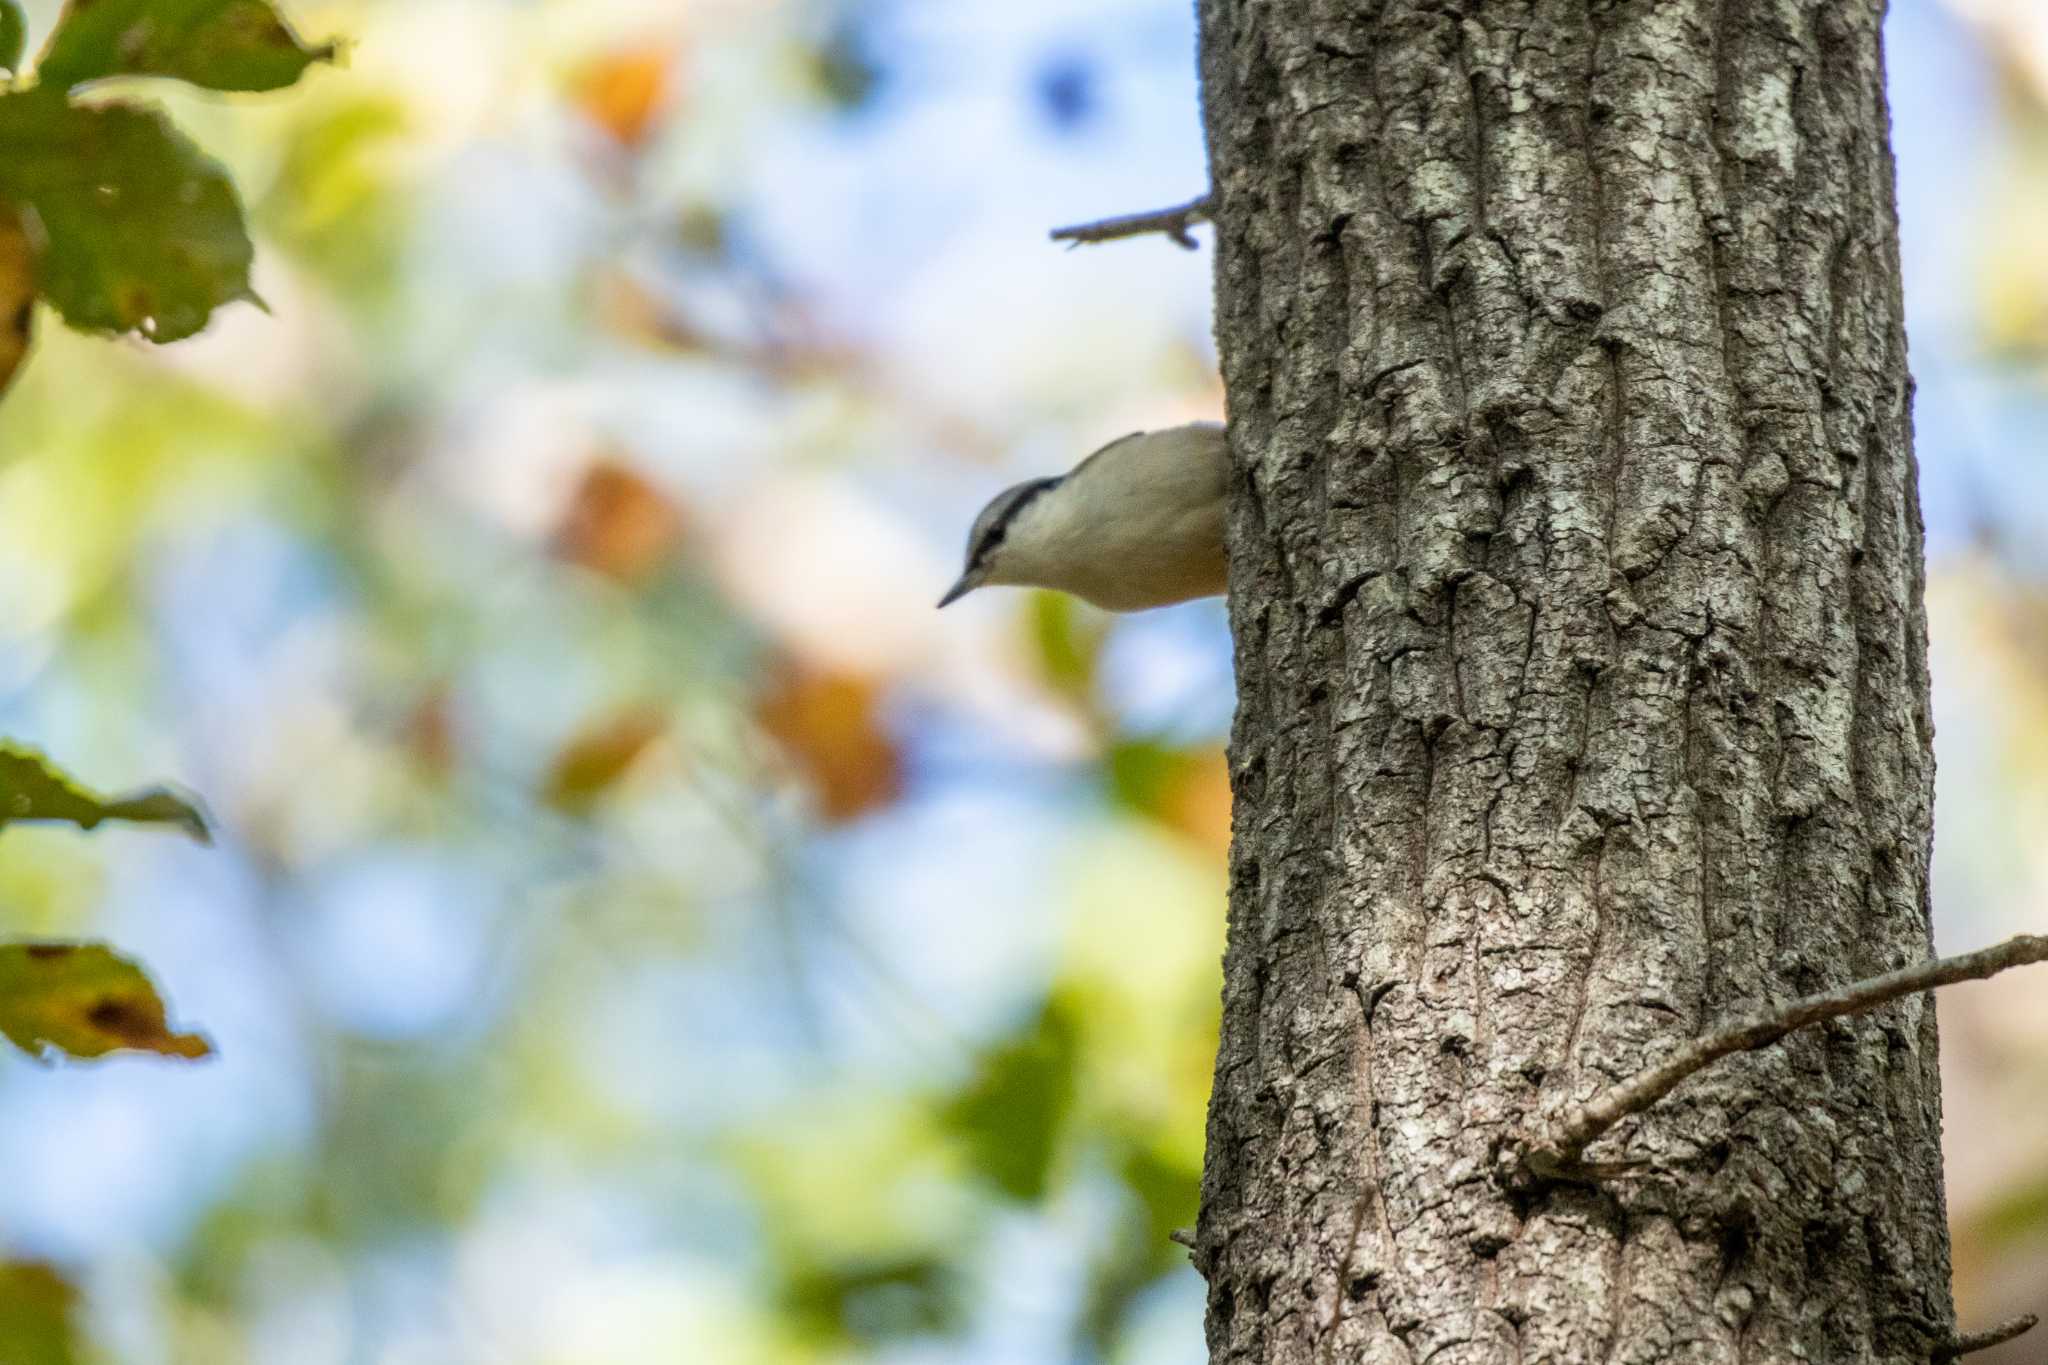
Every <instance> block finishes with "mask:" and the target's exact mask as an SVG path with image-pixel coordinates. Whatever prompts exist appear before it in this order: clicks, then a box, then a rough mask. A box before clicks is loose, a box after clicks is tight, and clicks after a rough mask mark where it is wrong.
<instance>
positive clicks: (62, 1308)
mask: <svg viewBox="0 0 2048 1365" xmlns="http://www.w3.org/2000/svg"><path fill="white" fill-rule="evenodd" d="M77 1304H78V1291H77V1290H76V1289H73V1288H72V1287H71V1285H70V1284H69V1283H68V1282H67V1281H66V1280H65V1279H64V1277H63V1276H61V1275H59V1274H58V1273H57V1272H56V1271H54V1270H52V1269H50V1267H48V1266H46V1265H37V1264H35V1263H34V1262H30V1261H14V1262H0V1342H4V1343H5V1344H6V1348H7V1350H6V1357H5V1358H6V1360H7V1362H8V1365H78V1361H79V1360H80V1359H81V1358H82V1357H83V1352H81V1351H80V1350H79V1348H78V1341H77V1338H76V1337H75V1336H74V1335H73V1332H72V1325H71V1324H72V1315H73V1313H74V1311H75V1310H76V1307H77Z"/></svg>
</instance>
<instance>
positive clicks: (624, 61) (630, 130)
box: [575, 47, 673, 151]
mask: <svg viewBox="0 0 2048 1365" xmlns="http://www.w3.org/2000/svg"><path fill="white" fill-rule="evenodd" d="M672 59H673V54H671V53H669V52H667V51H664V50H662V49H660V48H658V47H637V48H622V49H620V50H619V51H617V52H613V53H610V54H608V55H606V56H603V57H599V58H598V59H597V60H596V61H593V62H591V63H590V64H589V65H587V66H585V67H584V68H583V70H582V72H581V74H580V75H579V76H578V77H577V79H576V89H575V99H576V107H577V108H578V109H581V110H582V111H583V114H584V117H586V118H588V119H589V120H590V121H591V122H592V123H594V124H596V125H597V126H598V127H600V128H602V129H603V130H604V131H605V132H607V133H609V134H610V135H611V138H612V141H614V142H616V143H618V144H619V145H620V146H621V147H624V148H625V149H626V150H628V151H637V150H639V148H640V147H641V146H642V144H644V143H645V142H646V141H647V135H648V134H649V133H650V132H652V131H653V129H654V125H655V123H656V122H657V121H659V119H660V117H661V112H662V109H663V107H664V106H665V105H666V104H667V101H668V94H669V83H670V73H669V67H670V63H671V61H672Z"/></svg>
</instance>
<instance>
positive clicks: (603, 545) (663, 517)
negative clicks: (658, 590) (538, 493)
mask: <svg viewBox="0 0 2048 1365" xmlns="http://www.w3.org/2000/svg"><path fill="white" fill-rule="evenodd" d="M682 536H683V518H682V514H681V513H680V512H678V511H677V510H676V505H675V504H674V503H673V502H670V501H669V499H668V497H667V495H665V494H664V493H663V492H662V491H661V490H660V489H658V488H656V487H655V486H654V485H653V484H652V483H651V482H649V481H648V480H647V478H646V477H645V476H644V475H642V474H640V473H639V472H638V471H636V470H634V469H633V468H632V467H631V466H629V465H626V464H623V463H621V462H619V461H617V460H599V461H598V462H597V463H595V464H593V465H592V466H591V467H590V469H589V471H588V472H587V473H586V474H584V476H583V482H582V483H581V484H579V485H577V488H576V492H575V494H574V495H573V496H572V497H571V498H570V500H569V508H568V511H567V512H566V513H565V514H564V515H563V517H562V524H561V528H560V529H559V530H558V531H557V532H556V533H555V549H556V553H558V554H560V555H561V556H562V558H564V559H566V560H568V561H570V562H571V563H573V564H581V565H582V566H583V567H585V568H586V569H590V570H593V571H594V572H597V573H601V574H604V575H605V576H606V577H608V578H616V579H618V580H619V581H620V582H623V583H637V582H639V581H641V580H642V579H644V578H646V577H647V576H648V575H649V574H651V573H653V572H654V570H656V569H658V568H660V567H661V565H662V564H663V563H664V562H665V561H667V559H668V557H669V555H670V554H671V553H673V552H674V550H675V548H676V545H677V543H678V542H680V541H681V539H682Z"/></svg>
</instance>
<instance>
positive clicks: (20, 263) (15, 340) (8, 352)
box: [0, 203, 36, 393]
mask: <svg viewBox="0 0 2048 1365" xmlns="http://www.w3.org/2000/svg"><path fill="white" fill-rule="evenodd" d="M35 320H36V256H35V244H34V243H33V242H31V241H29V237H28V232H27V231H26V230H25V229H24V228H23V227H22V225H21V215H20V214H19V213H17V212H15V209H14V206H13V205H12V204H4V203H0V393H5V392H6V391H7V386H8V385H10V384H12V383H13V382H14V372H15V371H16V370H17V369H20V368H21V362H22V361H23V360H25V359H27V358H28V348H29V344H30V342H32V341H33V340H34V336H33V329H34V327H35Z"/></svg>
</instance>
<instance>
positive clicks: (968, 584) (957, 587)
mask: <svg viewBox="0 0 2048 1365" xmlns="http://www.w3.org/2000/svg"><path fill="white" fill-rule="evenodd" d="M979 586H980V585H979V584H978V583H976V582H975V581H974V575H973V574H968V573H964V574H961V575H960V581H959V582H958V583H955V584H954V585H953V586H952V587H950V588H948V589H946V595H945V596H944V597H941V598H940V599H939V605H940V606H942V607H950V606H952V605H953V604H954V603H955V602H958V601H959V600H960V599H961V598H963V597H965V596H967V594H968V593H971V592H973V591H974V590H975V588H977V587H979Z"/></svg>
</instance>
